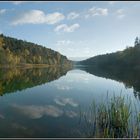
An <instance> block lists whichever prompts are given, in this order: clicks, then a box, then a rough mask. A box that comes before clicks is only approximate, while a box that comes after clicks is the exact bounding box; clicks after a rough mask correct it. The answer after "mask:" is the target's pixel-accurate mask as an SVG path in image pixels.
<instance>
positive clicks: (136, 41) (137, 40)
mask: <svg viewBox="0 0 140 140" xmlns="http://www.w3.org/2000/svg"><path fill="white" fill-rule="evenodd" d="M139 43H140V42H139V38H138V37H136V39H135V46H137V45H138V44H139Z"/></svg>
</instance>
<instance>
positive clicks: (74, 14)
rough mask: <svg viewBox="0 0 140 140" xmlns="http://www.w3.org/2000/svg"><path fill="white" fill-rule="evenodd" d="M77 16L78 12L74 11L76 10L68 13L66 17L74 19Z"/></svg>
mask: <svg viewBox="0 0 140 140" xmlns="http://www.w3.org/2000/svg"><path fill="white" fill-rule="evenodd" d="M78 17H79V14H78V13H76V12H71V13H69V14H68V16H67V19H68V20H71V19H76V18H78Z"/></svg>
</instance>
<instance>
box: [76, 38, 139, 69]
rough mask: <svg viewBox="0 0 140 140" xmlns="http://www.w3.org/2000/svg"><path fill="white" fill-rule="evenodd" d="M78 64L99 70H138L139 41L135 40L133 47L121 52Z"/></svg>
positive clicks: (99, 56) (96, 57)
mask: <svg viewBox="0 0 140 140" xmlns="http://www.w3.org/2000/svg"><path fill="white" fill-rule="evenodd" d="M78 64H82V65H89V66H95V67H99V68H113V69H114V68H116V69H121V68H123V69H124V68H131V69H140V40H139V39H138V37H137V38H136V40H135V45H134V47H127V48H126V49H125V50H123V51H118V52H115V53H109V54H104V55H98V56H95V57H92V58H89V59H86V60H84V61H80V62H79V63H78Z"/></svg>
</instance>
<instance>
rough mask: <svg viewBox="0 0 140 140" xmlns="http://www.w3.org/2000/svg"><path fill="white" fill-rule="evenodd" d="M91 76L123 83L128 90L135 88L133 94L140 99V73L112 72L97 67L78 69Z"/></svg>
mask: <svg viewBox="0 0 140 140" xmlns="http://www.w3.org/2000/svg"><path fill="white" fill-rule="evenodd" d="M78 69H81V70H84V71H86V72H88V73H90V74H93V75H95V76H98V77H104V78H107V79H108V78H109V79H112V80H115V81H119V82H123V84H124V85H125V87H126V88H133V93H134V96H135V97H136V98H139V99H140V71H138V70H131V69H125V68H124V69H121V70H115V69H113V70H111V69H98V68H96V67H86V66H82V67H78Z"/></svg>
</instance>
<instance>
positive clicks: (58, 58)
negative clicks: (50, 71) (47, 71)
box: [0, 35, 71, 66]
mask: <svg viewBox="0 0 140 140" xmlns="http://www.w3.org/2000/svg"><path fill="white" fill-rule="evenodd" d="M0 59H1V60H0V66H2V65H8V66H15V65H20V64H47V65H70V64H71V61H69V60H68V59H67V58H66V57H65V56H63V55H61V54H60V53H58V52H56V51H53V50H51V49H49V48H46V47H44V46H41V45H37V44H34V43H30V42H27V41H23V40H18V39H15V38H11V37H6V36H4V35H0Z"/></svg>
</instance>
